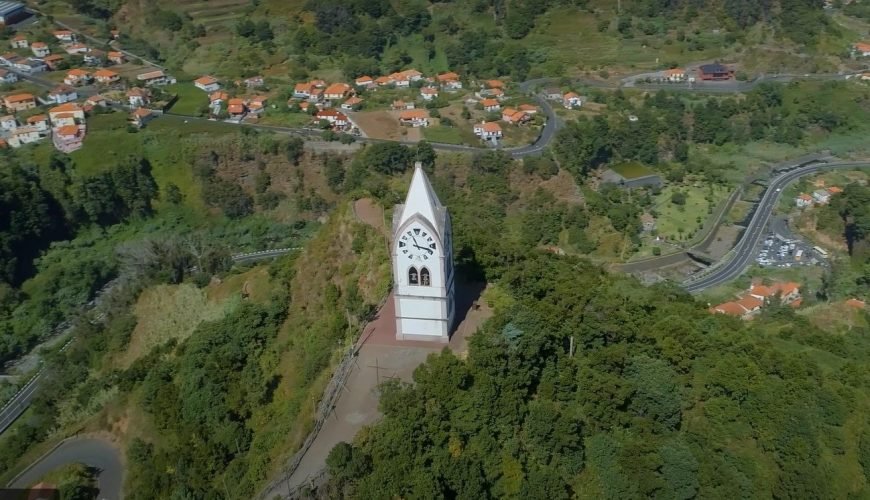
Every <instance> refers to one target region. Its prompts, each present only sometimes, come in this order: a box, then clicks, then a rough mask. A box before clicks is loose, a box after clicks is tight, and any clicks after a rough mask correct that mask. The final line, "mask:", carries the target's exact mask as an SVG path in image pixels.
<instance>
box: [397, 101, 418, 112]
mask: <svg viewBox="0 0 870 500" xmlns="http://www.w3.org/2000/svg"><path fill="white" fill-rule="evenodd" d="M391 107H392V108H393V109H396V110H402V109H414V108H416V107H417V106H416V105H415V104H414V103H413V102H405V101H403V100H401V99H399V100H396V101H393V104H392V106H391Z"/></svg>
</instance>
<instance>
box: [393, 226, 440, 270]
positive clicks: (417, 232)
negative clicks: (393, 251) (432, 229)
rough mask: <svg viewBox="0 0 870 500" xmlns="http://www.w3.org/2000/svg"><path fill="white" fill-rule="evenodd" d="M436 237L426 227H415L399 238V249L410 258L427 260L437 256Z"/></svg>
mask: <svg viewBox="0 0 870 500" xmlns="http://www.w3.org/2000/svg"><path fill="white" fill-rule="evenodd" d="M436 248H437V247H436V245H435V239H434V238H433V237H432V235H430V234H429V233H427V232H426V230H425V229H423V228H419V227H415V228H411V229H409V230H407V231H406V232H405V233H404V234H403V235H402V237H401V238H399V251H400V252H401V253H402V255H404V256H405V257H407V258H408V259H409V260H413V261H418V262H426V261H428V260H429V259H431V258H433V257H434V256H435V250H436Z"/></svg>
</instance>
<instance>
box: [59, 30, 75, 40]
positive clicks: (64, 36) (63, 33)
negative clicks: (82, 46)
mask: <svg viewBox="0 0 870 500" xmlns="http://www.w3.org/2000/svg"><path fill="white" fill-rule="evenodd" d="M54 37H55V38H56V39H57V40H58V41H60V42H72V41H73V40H75V37H76V36H75V34H74V33H73V32H72V31H70V30H56V31H55V32H54Z"/></svg>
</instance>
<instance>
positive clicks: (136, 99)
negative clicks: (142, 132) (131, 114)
mask: <svg viewBox="0 0 870 500" xmlns="http://www.w3.org/2000/svg"><path fill="white" fill-rule="evenodd" d="M127 102H128V103H129V105H130V108H132V109H135V108H141V107H142V106H145V105H147V104H148V103H149V102H151V91H150V90H148V89H143V88H139V87H133V88H132V89H130V90H128V91H127Z"/></svg>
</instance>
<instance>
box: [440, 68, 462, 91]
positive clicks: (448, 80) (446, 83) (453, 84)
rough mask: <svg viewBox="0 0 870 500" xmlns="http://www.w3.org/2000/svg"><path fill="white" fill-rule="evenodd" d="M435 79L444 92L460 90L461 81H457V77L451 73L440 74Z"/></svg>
mask: <svg viewBox="0 0 870 500" xmlns="http://www.w3.org/2000/svg"><path fill="white" fill-rule="evenodd" d="M435 78H436V79H437V80H438V83H439V84H440V85H441V88H443V89H445V90H458V89H461V88H462V80H460V79H459V75H457V74H456V73H454V72H452V71H450V72H447V73H441V74H440V75H438V76H436V77H435Z"/></svg>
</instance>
